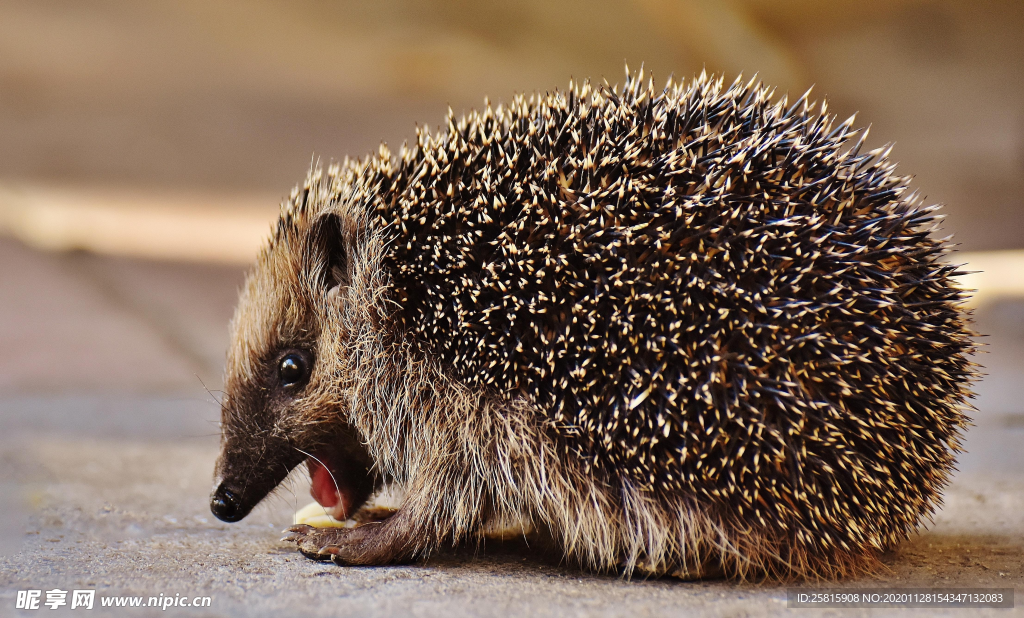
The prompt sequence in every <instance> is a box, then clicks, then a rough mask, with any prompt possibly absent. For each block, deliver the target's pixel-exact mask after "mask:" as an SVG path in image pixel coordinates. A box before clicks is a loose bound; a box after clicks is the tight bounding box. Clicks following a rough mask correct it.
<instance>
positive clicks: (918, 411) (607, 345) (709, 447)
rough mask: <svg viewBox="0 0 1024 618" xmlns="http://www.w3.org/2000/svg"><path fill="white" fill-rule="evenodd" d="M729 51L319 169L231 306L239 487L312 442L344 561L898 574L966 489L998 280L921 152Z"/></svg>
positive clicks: (335, 554)
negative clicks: (506, 556)
mask: <svg viewBox="0 0 1024 618" xmlns="http://www.w3.org/2000/svg"><path fill="white" fill-rule="evenodd" d="M725 84H726V82H725V81H724V79H723V78H722V77H720V76H714V75H707V74H704V73H702V74H701V75H700V76H698V77H695V78H693V79H691V80H689V81H675V80H673V79H672V78H670V79H669V80H668V83H667V85H666V86H665V87H664V88H663V89H660V90H659V89H656V88H655V86H654V82H653V79H651V78H650V77H648V78H647V81H646V84H645V78H644V73H643V70H641V71H640V72H639V73H629V71H628V70H627V77H626V80H625V83H624V85H623V86H622V87H618V86H614V87H613V86H609V85H608V83H607V82H604V84H603V85H601V86H592V85H591V83H590V82H589V81H585V82H582V83H579V82H575V83H570V87H569V89H568V90H566V91H559V90H556V91H553V92H548V93H535V94H532V95H526V94H521V95H517V96H515V98H514V99H513V100H512V101H511V104H509V105H507V106H506V105H500V104H499V105H497V106H496V107H494V106H492V105H490V104H489V103H487V104H485V107H484V109H483V111H482V112H477V111H473V112H471V113H468V114H466V115H464V116H461V117H457V116H456V115H455V114H454V113H453V112H452V111H451V110H450V109H449V112H448V116H447V120H446V124H444V125H442V126H441V127H440V128H439V129H437V130H436V131H430V130H429V129H428V128H426V127H421V128H418V129H417V133H416V143H415V146H413V147H408V146H406V145H403V147H402V149H401V151H400V153H399V154H398V155H397V156H393V155H392V154H391V152H390V151H389V150H388V149H387V147H386V145H382V146H381V147H380V150H379V152H378V153H377V154H375V155H371V156H368V157H366V158H364V159H360V160H348V159H345V160H344V162H343V163H335V164H330V165H329V166H327V167H326V169H324V168H323V167H320V166H319V165H313V166H311V171H310V173H309V175H308V178H307V179H306V181H305V183H304V184H303V185H301V186H299V187H298V188H296V189H295V190H294V191H293V192H292V193H291V197H290V199H288V200H286V201H285V203H284V204H283V206H282V212H281V216H280V219H279V220H278V221H277V225H276V228H275V229H273V231H272V234H271V238H270V239H269V241H268V243H267V244H266V246H265V247H264V249H263V250H262V252H261V253H260V254H259V257H258V261H257V263H256V265H255V267H254V269H253V270H252V271H251V273H250V274H249V275H248V279H247V281H246V283H245V285H244V288H243V289H242V291H241V295H240V301H239V305H238V308H237V310H236V314H235V316H234V318H233V321H232V327H231V329H232V343H231V347H230V350H229V352H228V361H227V369H226V377H225V391H224V399H223V402H222V448H221V454H220V456H219V459H218V461H217V464H216V472H215V476H216V478H215V484H214V491H213V494H212V496H211V509H212V511H213V513H214V514H215V515H216V516H217V517H218V518H220V519H222V520H224V521H237V520H239V519H241V518H243V517H244V516H245V515H246V514H248V513H249V512H250V511H251V509H252V508H253V507H254V506H255V505H256V504H257V503H258V502H260V501H261V500H262V499H263V498H264V497H266V496H267V495H268V494H269V493H271V492H272V491H273V490H274V488H275V487H276V486H278V485H279V484H280V483H282V481H283V480H284V479H285V478H286V477H288V476H289V475H290V473H291V472H292V471H293V469H295V468H297V467H299V466H300V465H301V464H303V463H304V462H305V463H307V466H308V470H309V473H310V477H311V484H312V493H313V496H314V497H315V498H316V499H317V501H318V502H320V504H322V505H323V506H324V508H325V509H327V510H329V512H330V513H331V514H332V515H334V516H336V517H338V518H339V519H344V518H345V517H351V516H352V515H353V514H354V513H357V512H358V511H359V509H360V508H361V507H363V506H364V505H366V504H367V500H368V499H369V498H370V497H371V496H372V495H373V494H374V493H375V492H378V491H380V490H382V488H396V489H397V490H398V491H400V492H401V495H402V496H404V497H403V498H402V500H401V504H400V506H399V507H398V508H397V509H396V510H395V511H394V513H393V514H391V515H390V516H389V517H387V518H386V519H383V520H382V521H377V522H375V523H374V525H362V526H358V527H352V528H313V527H310V526H308V525H298V526H294V527H292V528H289V529H288V531H286V532H287V536H286V537H285V539H282V540H288V541H291V542H294V543H295V544H296V545H297V546H298V548H299V549H300V550H301V551H302V552H303V553H304V554H306V555H307V556H309V557H312V558H318V559H330V560H332V561H334V562H335V563H337V564H340V565H383V564H389V563H398V562H409V561H416V560H423V559H426V558H427V557H429V556H431V555H432V554H434V553H435V552H437V551H439V550H441V549H443V548H444V547H446V546H452V545H455V544H459V543H462V542H466V541H467V539H471V538H473V537H474V535H476V534H478V533H479V532H480V531H481V530H482V529H484V528H486V527H487V526H489V525H493V524H494V523H495V522H512V523H514V524H516V525H521V526H522V527H523V528H528V527H530V526H535V527H536V528H537V529H540V530H544V531H545V533H546V534H547V535H548V536H547V538H550V539H552V540H553V541H554V544H553V545H552V548H553V549H552V550H551V551H554V552H556V553H557V554H558V556H559V558H560V559H567V560H570V561H572V562H573V563H575V564H578V565H579V566H580V567H581V568H584V569H588V570H592V571H594V572H619V573H620V574H622V575H623V576H626V577H630V576H632V575H634V574H638V573H639V574H644V575H645V576H659V575H676V576H678V577H683V578H690V579H693V578H703V577H714V576H726V577H732V578H740V579H742V578H750V577H772V578H776V577H777V578H836V577H842V576H847V575H851V574H856V573H863V572H870V571H871V570H872V569H874V568H877V567H878V565H879V564H880V560H879V559H880V557H881V556H882V554H883V552H885V551H887V550H890V549H892V548H894V547H895V546H897V544H899V543H900V542H901V541H902V540H904V539H906V538H907V537H908V535H909V534H910V533H911V532H913V531H914V530H915V529H916V528H917V527H918V526H919V525H920V524H921V522H922V520H923V519H926V518H929V517H930V516H931V514H933V513H934V511H935V509H936V508H937V506H939V505H940V504H941V491H942V489H943V488H944V486H945V485H946V484H947V483H948V481H949V478H950V474H951V471H952V470H953V469H954V465H955V460H956V456H957V454H958V453H959V452H960V450H961V440H962V432H963V431H964V428H965V426H966V425H967V424H968V422H969V419H968V416H967V414H968V413H969V411H970V404H969V399H970V398H971V397H972V395H971V392H970V383H971V380H972V378H973V376H974V375H975V373H976V368H975V365H974V364H973V363H972V362H971V360H970V355H971V354H972V352H973V350H974V348H973V344H972V335H973V333H972V331H971V330H970V325H971V324H970V323H971V320H970V314H969V311H968V310H966V309H965V308H964V306H963V305H964V301H965V300H966V292H964V291H963V290H961V289H960V288H959V287H958V286H957V285H955V279H954V277H956V276H957V275H959V274H961V271H959V270H958V267H957V266H956V265H952V264H950V263H949V262H948V259H947V258H948V257H949V255H950V253H951V251H952V244H951V242H950V240H949V239H948V238H937V237H936V230H937V228H938V226H939V224H940V222H941V220H940V218H941V215H940V214H939V213H937V212H936V211H937V209H938V206H926V205H925V202H924V200H923V198H922V197H921V196H920V195H919V193H918V192H916V191H912V190H911V189H910V188H909V186H908V185H909V183H910V178H908V177H903V176H900V175H897V174H896V165H895V164H894V163H892V162H891V161H890V160H889V152H890V148H891V147H886V148H883V149H879V150H874V151H871V152H864V153H862V146H863V143H864V140H865V137H866V135H867V131H866V130H859V129H855V128H854V118H852V117H851V118H850V119H849V120H846V121H845V122H842V123H839V122H838V120H837V118H836V117H835V116H834V115H831V114H829V113H828V110H827V104H826V103H825V102H822V103H821V104H820V105H819V104H818V103H816V102H812V101H811V100H810V99H809V93H808V94H805V95H804V96H803V97H801V98H800V99H798V100H797V101H796V102H795V103H793V104H789V102H788V100H787V98H786V97H779V98H776V96H775V92H774V90H772V89H770V88H769V87H768V86H766V85H764V84H763V83H761V82H760V81H757V80H756V79H754V80H750V81H746V80H743V79H737V80H736V81H735V82H733V83H732V84H731V85H729V86H726V85H725Z"/></svg>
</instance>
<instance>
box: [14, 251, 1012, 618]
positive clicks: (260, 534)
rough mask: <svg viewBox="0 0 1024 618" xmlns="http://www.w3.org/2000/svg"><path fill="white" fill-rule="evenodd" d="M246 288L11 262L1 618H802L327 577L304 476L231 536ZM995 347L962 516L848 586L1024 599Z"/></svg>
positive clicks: (497, 577) (449, 571)
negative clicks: (233, 412) (28, 608)
mask: <svg viewBox="0 0 1024 618" xmlns="http://www.w3.org/2000/svg"><path fill="white" fill-rule="evenodd" d="M242 274H243V273H242V269H238V268H231V267H214V266H201V265H184V264H170V263H156V262H145V261H138V260H128V259H118V258H106V257H97V256H92V255H87V254H61V255H55V254H42V253H38V252H34V251H32V250H29V249H26V248H25V247H23V246H21V245H19V244H17V243H15V242H13V241H9V240H0V350H2V351H3V354H2V355H0V492H2V495H3V499H2V501H0V616H5V615H22V614H23V615H35V614H37V613H38V614H42V615H51V614H53V615H60V614H61V613H64V614H70V615H77V614H75V613H74V612H77V611H78V610H68V609H67V608H66V607H65V608H64V609H63V611H57V612H51V611H50V610H49V609H45V608H44V609H42V610H39V611H37V612H21V613H19V612H18V611H17V610H15V609H14V605H15V598H16V592H17V591H18V590H22V589H28V588H34V589H42V590H49V589H52V588H60V589H62V590H71V589H75V588H81V589H95V590H97V594H98V595H114V594H128V595H139V596H143V597H146V598H147V599H148V597H150V596H158V595H160V594H161V593H162V594H164V595H165V596H167V595H170V596H174V595H175V594H181V595H188V596H189V597H193V596H211V597H212V605H211V607H209V608H205V609H195V608H188V609H185V608H177V609H172V610H170V613H171V614H178V615H190V616H227V615H232V616H234V615H242V616H281V615H295V616H346V617H348V616H364V615H366V616H405V615H417V616H439V615H440V616H461V615H470V616H507V615H513V616H623V615H628V616H678V615H683V614H694V615H715V616H768V615H775V614H778V613H781V612H783V611H785V607H786V602H785V597H786V588H785V587H784V586H780V585H757V584H736V583H730V582H721V581H711V582H698V583H682V582H676V581H671V580H662V581H624V580H622V579H620V578H617V577H613V576H593V575H587V574H583V573H580V572H578V571H577V570H575V569H572V568H568V567H565V566H563V565H560V564H559V563H558V562H557V561H552V560H550V559H543V558H541V557H538V556H535V555H532V554H531V553H530V550H529V548H527V547H524V546H522V545H519V544H515V543H512V544H505V545H497V546H496V545H494V544H490V545H488V546H487V547H486V548H484V549H483V550H482V551H476V550H475V549H473V548H460V549H459V550H456V551H452V552H450V553H448V554H445V555H443V556H439V557H437V558H434V559H433V560H431V561H430V562H429V563H427V564H425V565H414V566H401V567H387V568H339V567H335V566H333V565H331V564H329V563H328V564H324V563H317V562H312V561H309V560H306V559H305V558H303V557H301V556H300V555H298V554H297V553H296V552H295V551H294V549H292V548H290V547H289V546H287V545H286V544H284V543H280V542H278V541H277V539H278V538H279V537H280V534H279V532H280V530H281V529H282V528H283V527H284V526H285V525H287V524H288V523H289V522H290V517H291V513H292V512H293V510H294V509H295V508H296V506H301V505H303V504H305V503H306V502H308V500H309V498H308V479H306V478H305V477H304V475H299V474H296V475H294V476H295V478H292V479H291V480H290V482H289V483H288V484H287V486H286V487H285V488H283V489H280V490H278V492H277V493H276V494H275V496H274V497H273V498H272V499H271V500H269V501H268V503H267V504H264V505H262V506H261V507H259V508H258V509H257V510H256V511H255V512H254V513H253V514H252V515H251V516H250V517H248V518H246V519H245V520H244V521H242V522H240V523H237V524H230V525H229V524H224V523H221V522H219V521H217V520H216V519H214V518H213V517H212V516H211V515H210V513H209V510H208V508H207V494H208V491H209V489H210V481H211V475H212V466H213V460H214V458H215V456H216V450H217V437H216V434H217V431H218V429H217V425H216V422H217V418H218V407H217V405H216V402H215V399H214V398H215V397H216V395H217V390H216V389H217V388H219V384H220V371H221V365H222V357H223V351H224V347H225V345H226V338H227V337H226V331H227V329H226V325H227V321H228V319H229V318H230V315H231V310H232V306H233V304H234V298H235V293H236V290H237V287H238V286H239V284H240V282H241V280H242ZM978 329H979V330H980V331H981V332H985V333H988V334H990V335H991V336H990V337H988V338H987V342H988V343H989V346H988V350H987V353H985V354H983V355H981V356H980V357H979V359H980V362H981V363H982V364H984V365H986V366H987V367H988V369H987V373H988V377H987V378H986V379H985V380H984V381H983V382H982V383H981V384H980V385H979V388H978V392H979V397H978V399H977V402H976V403H977V405H978V407H979V410H980V411H979V412H978V413H977V414H976V426H975V427H973V428H972V429H971V430H970V432H969V433H968V436H967V445H966V446H967V449H968V451H969V452H968V453H967V454H965V455H964V456H963V457H962V459H961V465H960V468H961V472H960V473H959V474H958V475H957V476H956V478H955V480H954V482H953V485H952V486H951V487H950V488H949V490H948V492H947V494H946V502H945V506H944V507H943V508H942V510H940V511H939V512H938V514H937V515H936V516H935V520H934V523H932V524H930V525H929V527H928V529H927V530H924V531H922V532H921V533H920V534H919V535H917V536H915V537H914V538H913V539H912V540H911V541H910V542H908V543H906V544H905V545H904V546H902V547H901V548H900V549H899V550H898V551H896V552H894V553H893V554H892V555H889V556H886V559H885V561H886V564H887V565H888V571H886V572H883V573H880V574H878V575H877V576H876V577H874V578H865V579H861V580H853V581H846V582H843V583H842V585H843V586H848V587H858V586H860V587H867V586H876V587H879V586H898V587H911V586H917V587H949V586H960V587H965V586H991V587H1011V586H1012V587H1016V589H1017V592H1018V594H1019V593H1020V592H1021V591H1022V590H1024V475H1022V474H1021V473H1022V471H1024V448H1022V447H1024V440H1022V438H1024V403H1022V401H1024V397H1022V396H1021V395H1022V386H1021V385H1022V384H1024V303H1022V302H1019V301H1012V302H1011V301H1003V302H999V303H995V304H993V305H990V306H988V307H986V308H984V309H983V310H981V311H980V312H979V314H978ZM203 383H205V385H206V387H208V388H209V389H210V391H211V392H207V390H206V387H204V386H203ZM1017 605H1018V608H1019V607H1020V606H1021V605H1024V599H1018V601H1017ZM94 611H95V612H96V613H97V614H103V613H104V611H106V612H107V613H109V614H110V615H121V614H123V615H139V616H145V615H156V614H159V613H161V612H160V611H159V610H156V609H153V608H149V609H146V608H141V609H134V610H129V609H121V610H114V609H109V610H102V609H97V610H94ZM793 611H794V612H795V613H797V614H798V615H801V616H814V615H839V614H840V611H839V610H832V613H831V614H830V613H829V612H828V611H824V612H819V611H817V610H793ZM926 611H927V610H926ZM875 613H878V612H877V611H876V612H875ZM891 613H896V614H899V613H901V612H894V611H892V610H888V611H887V612H886V614H887V615H888V614H891ZM902 613H905V614H908V615H911V614H912V615H924V614H922V613H921V612H920V611H919V612H916V613H915V612H914V611H913V610H904V611H903V612H902ZM927 613H928V614H929V615H931V614H942V612H935V611H927ZM956 613H957V612H953V611H949V612H946V614H949V615H952V614H956ZM961 613H964V614H970V615H972V616H974V615H996V614H997V613H998V615H1005V614H1006V610H964V611H962V612H961ZM1011 613H1017V614H1020V613H1022V610H1020V609H1015V610H1011ZM841 615H844V616H845V615H872V611H869V610H841Z"/></svg>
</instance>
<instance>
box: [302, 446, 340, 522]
mask: <svg viewBox="0 0 1024 618" xmlns="http://www.w3.org/2000/svg"><path fill="white" fill-rule="evenodd" d="M309 476H310V478H311V479H312V481H313V483H312V486H311V487H310V489H309V493H311V494H313V499H314V500H316V501H317V502H318V503H320V506H322V507H324V508H325V509H327V512H328V513H329V514H330V516H331V517H333V518H335V519H345V518H346V517H347V516H348V504H346V502H347V500H346V499H345V495H344V493H342V492H341V491H339V490H338V486H337V485H336V484H335V482H334V478H333V477H331V473H330V472H329V471H328V470H327V468H325V467H324V466H323V465H322V464H321V463H320V462H318V461H314V460H312V459H311V460H310V461H309Z"/></svg>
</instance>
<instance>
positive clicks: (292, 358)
mask: <svg viewBox="0 0 1024 618" xmlns="http://www.w3.org/2000/svg"><path fill="white" fill-rule="evenodd" d="M308 372H309V364H308V363H307V362H306V359H305V358H303V357H302V355H300V354H294V353H293V354H289V355H287V356H285V357H284V358H282V359H281V364H280V365H278V367H277V373H278V375H279V376H280V378H281V384H282V385H283V386H294V385H296V384H298V383H299V382H302V381H303V380H305V379H306V376H307V374H308Z"/></svg>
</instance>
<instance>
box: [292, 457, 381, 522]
mask: <svg viewBox="0 0 1024 618" xmlns="http://www.w3.org/2000/svg"><path fill="white" fill-rule="evenodd" d="M306 463H307V466H308V467H309V478H310V489H309V493H310V494H311V495H312V496H313V499H314V500H316V501H317V503H319V504H320V506H322V507H324V510H325V511H327V514H328V515H330V516H331V517H333V518H334V519H337V520H339V521H344V520H346V519H349V518H350V517H352V515H353V514H354V513H355V512H356V511H357V510H358V509H359V507H361V506H362V505H363V503H364V502H366V500H367V498H369V496H370V493H371V492H372V481H371V479H370V475H369V474H368V471H367V470H366V468H365V467H364V466H362V465H359V464H358V463H356V462H354V461H351V460H348V459H346V458H344V457H343V456H339V454H338V453H336V452H332V451H318V452H316V453H315V454H313V455H312V456H310V458H309V459H308V460H307V461H306Z"/></svg>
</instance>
